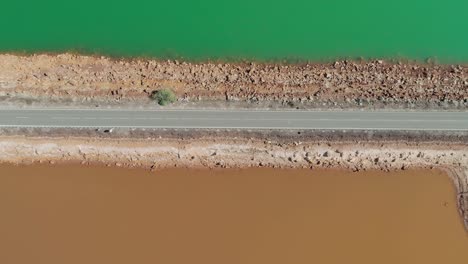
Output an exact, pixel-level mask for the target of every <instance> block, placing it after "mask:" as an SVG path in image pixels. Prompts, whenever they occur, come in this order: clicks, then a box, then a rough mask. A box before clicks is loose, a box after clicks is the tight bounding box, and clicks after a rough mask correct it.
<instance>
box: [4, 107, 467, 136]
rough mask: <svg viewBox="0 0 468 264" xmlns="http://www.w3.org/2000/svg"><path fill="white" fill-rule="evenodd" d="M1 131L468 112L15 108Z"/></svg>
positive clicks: (431, 117)
mask: <svg viewBox="0 0 468 264" xmlns="http://www.w3.org/2000/svg"><path fill="white" fill-rule="evenodd" d="M0 127H57V128H118V127H125V128H219V129H222V128H236V129H337V130H347V129H349V130H351V129H357V130H367V129H373V130H465V131H468V112H404V111H401V112H394V111H390V112H382V111H299V110H290V111H255V110H252V111H250V110H249V111H247V110H245V111H244V110H242V111H240V110H236V111H231V110H94V109H93V110H84V109H83V110H74V109H73V110H72V109H66V110H63V109H62V110H60V109H27V110H24V109H22V110H21V109H18V110H13V109H10V110H0Z"/></svg>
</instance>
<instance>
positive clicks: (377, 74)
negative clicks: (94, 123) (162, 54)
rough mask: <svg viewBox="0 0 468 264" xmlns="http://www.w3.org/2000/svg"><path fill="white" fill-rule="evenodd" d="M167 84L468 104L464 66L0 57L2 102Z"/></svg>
mask: <svg viewBox="0 0 468 264" xmlns="http://www.w3.org/2000/svg"><path fill="white" fill-rule="evenodd" d="M161 87H170V88H172V89H174V91H175V92H176V93H177V95H178V97H179V100H180V103H183V102H193V101H197V102H198V101H199V100H201V101H223V102H249V103H257V104H260V105H261V104H262V103H263V104H265V103H268V102H275V103H276V104H277V105H286V106H294V107H324V106H327V107H329V106H335V107H366V106H372V107H421V108H425V107H431V108H452V109H457V108H458V109H460V108H462V109H465V108H466V107H468V67H466V66H462V65H431V64H417V63H409V62H408V63H393V62H388V61H367V62H358V61H337V62H333V63H325V64H266V63H232V64H228V63H188V62H178V61H157V60H144V59H140V60H132V61H125V60H112V59H110V58H106V57H92V56H79V55H72V54H62V55H31V56H16V55H6V54H4V55H0V97H2V99H3V100H8V99H12V98H13V99H14V98H15V97H21V98H27V97H29V98H43V99H44V98H45V99H49V100H50V99H55V100H58V101H60V100H65V101H79V102H83V101H96V102H99V101H100V102H123V101H129V102H132V101H134V102H138V103H141V102H148V101H149V100H148V96H149V94H150V93H151V92H152V91H153V90H157V89H159V88H161Z"/></svg>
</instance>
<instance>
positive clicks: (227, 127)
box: [0, 125, 468, 131]
mask: <svg viewBox="0 0 468 264" xmlns="http://www.w3.org/2000/svg"><path fill="white" fill-rule="evenodd" d="M0 127H39V128H41V127H42V128H153V129H163V128H174V129H175V128H178V129H261V130H272V129H278V130H298V129H301V130H402V131H418V130H421V131H468V128H466V129H464V128H402V127H383V128H375V127H331V128H330V127H328V128H326V127H268V126H266V127H230V126H118V125H117V126H110V125H107V126H106V125H101V126H99V125H92V126H60V125H56V126H53V125H40V126H34V125H0Z"/></svg>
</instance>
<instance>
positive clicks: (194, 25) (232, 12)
mask: <svg viewBox="0 0 468 264" xmlns="http://www.w3.org/2000/svg"><path fill="white" fill-rule="evenodd" d="M0 8H1V13H0V50H1V51H18V52H23V51H26V52H38V51H54V52H60V51H69V50H74V51H80V52H91V53H95V52H97V53H105V54H109V55H118V56H135V55H137V56H155V57H174V56H178V57H184V58H189V59H213V58H214V59H226V58H228V59H229V58H237V59H238V58H248V59H252V58H255V59H261V60H264V59H267V60H269V59H285V58H289V59H291V58H299V59H307V60H331V59H334V58H343V57H346V58H356V57H365V58H377V57H379V58H388V57H406V58H410V59H421V60H424V59H427V58H436V59H437V60H439V61H457V62H458V61H463V62H468V0H443V1H441V0H440V1H439V0H391V1H383V0H381V1H378V0H374V1H371V0H289V1H284V0H283V1H280V0H235V1H220V0H166V1H158V0H133V1H128V0H113V1H110V0H93V1H91V0H81V1H65V0H42V1H38V0H22V1H20V0H5V1H3V2H2V3H1V5H0Z"/></svg>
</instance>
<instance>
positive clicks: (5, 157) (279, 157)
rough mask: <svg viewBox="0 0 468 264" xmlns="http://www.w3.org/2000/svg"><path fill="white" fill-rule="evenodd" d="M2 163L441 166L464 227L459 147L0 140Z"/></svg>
mask: <svg viewBox="0 0 468 264" xmlns="http://www.w3.org/2000/svg"><path fill="white" fill-rule="evenodd" d="M0 161H1V162H9V163H21V164H24V163H31V162H48V163H56V162H80V163H82V164H89V163H102V164H107V165H109V166H121V167H134V166H138V167H146V168H148V169H152V170H154V169H160V168H170V167H186V168H245V167H272V168H312V169H314V168H345V169H349V170H353V171H360V170H369V169H379V170H386V171H391V170H406V169H409V168H413V167H418V168H421V167H422V168H439V169H444V170H447V171H448V172H449V174H450V175H451V176H452V178H453V180H454V183H455V186H456V188H457V190H458V194H457V195H458V202H459V208H460V212H461V213H462V215H463V217H464V220H465V224H466V225H467V228H468V179H467V175H468V174H467V172H468V171H467V170H468V168H467V167H466V166H467V164H468V146H467V145H466V144H459V143H447V144H434V143H402V142H395V143H390V142H388V143H381V142H371V141H367V142H349V143H337V142H318V141H306V142H282V141H268V140H258V139H253V138H250V139H248V138H242V137H239V138H230V139H226V138H223V137H214V138H210V137H205V138H198V139H177V138H157V139H156V138H147V139H145V140H143V139H133V140H130V139H111V138H107V139H102V138H101V139H97V138H58V137H55V138H34V137H15V136H10V137H6V136H3V137H2V138H0Z"/></svg>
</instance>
